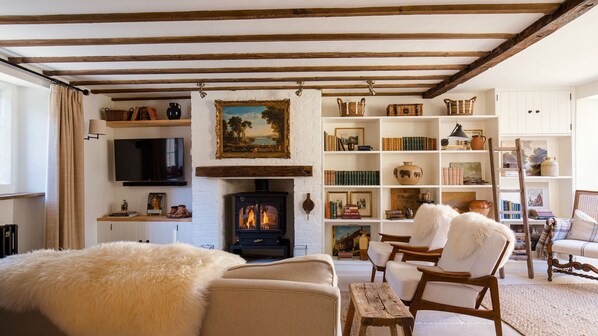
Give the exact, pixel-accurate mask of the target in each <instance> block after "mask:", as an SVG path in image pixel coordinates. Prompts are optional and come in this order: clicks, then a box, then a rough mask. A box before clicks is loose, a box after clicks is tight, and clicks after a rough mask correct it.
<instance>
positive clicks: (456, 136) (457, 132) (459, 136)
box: [440, 124, 469, 146]
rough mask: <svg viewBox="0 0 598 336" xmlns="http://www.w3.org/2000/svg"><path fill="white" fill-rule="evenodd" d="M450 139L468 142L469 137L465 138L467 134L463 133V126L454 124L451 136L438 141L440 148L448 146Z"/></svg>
mask: <svg viewBox="0 0 598 336" xmlns="http://www.w3.org/2000/svg"><path fill="white" fill-rule="evenodd" d="M450 139H452V140H463V141H469V137H468V136H467V134H466V133H465V132H463V126H461V124H455V128H453V131H452V132H451V134H450V135H449V136H448V137H447V138H446V139H442V140H440V145H441V146H446V145H448V142H449V140H450Z"/></svg>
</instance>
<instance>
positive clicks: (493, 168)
mask: <svg viewBox="0 0 598 336" xmlns="http://www.w3.org/2000/svg"><path fill="white" fill-rule="evenodd" d="M488 148H489V153H490V173H491V177H492V196H493V199H494V219H495V220H496V221H497V222H501V223H503V222H504V219H503V217H504V216H502V215H505V214H519V215H520V216H521V223H522V224H523V233H515V237H517V238H523V242H524V245H525V254H517V255H513V256H511V258H512V259H518V260H526V262H527V275H528V276H529V278H530V279H533V278H534V264H533V261H532V254H531V242H530V231H529V223H528V212H527V193H526V190H525V169H524V167H523V152H522V150H521V139H515V147H494V145H493V143H492V138H490V139H488ZM499 152H514V153H515V155H516V157H517V167H516V168H513V167H510V168H502V167H497V162H496V160H495V155H494V154H495V153H499ZM506 171H511V172H517V177H518V181H519V189H506V188H499V185H498V175H497V172H506ZM501 193H519V199H520V200H521V210H519V211H512V210H509V211H505V210H499V206H500V204H501V203H499V202H502V201H501V199H500V194H501ZM505 225H509V224H508V223H505ZM517 251H518V252H521V250H517ZM499 272H500V277H501V278H504V277H505V272H504V269H502V268H501V269H500V271H499Z"/></svg>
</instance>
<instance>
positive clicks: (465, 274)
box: [417, 266, 471, 279]
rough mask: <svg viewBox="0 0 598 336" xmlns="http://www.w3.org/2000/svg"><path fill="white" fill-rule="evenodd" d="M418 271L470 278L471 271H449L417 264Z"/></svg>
mask: <svg viewBox="0 0 598 336" xmlns="http://www.w3.org/2000/svg"><path fill="white" fill-rule="evenodd" d="M417 270H418V271H420V272H422V273H426V274H429V275H435V276H439V277H447V278H453V279H469V278H471V273H469V272H449V271H445V270H443V269H442V268H440V267H438V266H419V267H418V268H417Z"/></svg>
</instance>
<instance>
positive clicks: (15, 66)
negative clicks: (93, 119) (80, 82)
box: [0, 58, 89, 96]
mask: <svg viewBox="0 0 598 336" xmlns="http://www.w3.org/2000/svg"><path fill="white" fill-rule="evenodd" d="M0 61H1V62H2V63H4V64H7V65H9V66H11V67H13V68H17V69H19V70H23V71H25V72H28V73H30V74H33V75H36V76H38V77H41V78H43V79H45V80H47V81H50V82H52V83H54V84H59V85H63V86H66V87H68V88H71V89H73V90H77V91H79V92H81V93H83V94H84V95H86V96H87V95H89V90H87V89H81V88H78V87H76V86H73V85H71V84H69V83H66V82H63V81H61V80H58V79H55V78H52V77H49V76H46V75H44V74H41V73H39V72H37V71H33V70H31V69H28V68H25V67H24V66H21V65H18V64H14V63H11V62H9V61H7V60H5V59H4V58H0Z"/></svg>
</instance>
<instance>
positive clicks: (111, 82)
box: [70, 75, 449, 86]
mask: <svg viewBox="0 0 598 336" xmlns="http://www.w3.org/2000/svg"><path fill="white" fill-rule="evenodd" d="M448 77H449V76H448V75H419V76H334V77H325V76H321V77H257V78H175V79H124V80H82V81H71V82H70V84H71V85H76V86H79V85H80V86H94V85H138V84H140V85H145V84H185V83H206V84H208V83H267V82H293V83H296V82H342V81H347V82H348V81H368V80H375V81H410V80H443V79H446V78H448Z"/></svg>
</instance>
